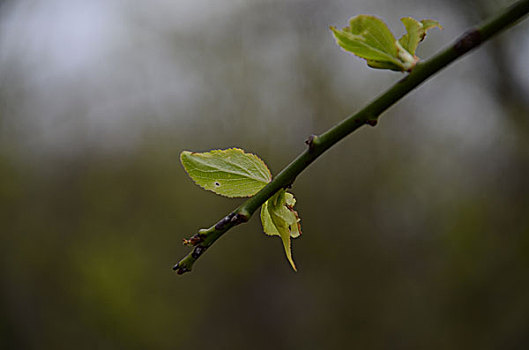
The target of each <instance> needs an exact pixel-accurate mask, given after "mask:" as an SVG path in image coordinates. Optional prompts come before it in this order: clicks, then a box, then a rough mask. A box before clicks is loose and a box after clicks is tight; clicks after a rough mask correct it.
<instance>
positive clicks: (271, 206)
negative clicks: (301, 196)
mask: <svg viewBox="0 0 529 350" xmlns="http://www.w3.org/2000/svg"><path fill="white" fill-rule="evenodd" d="M295 204H296V200H295V198H294V195H292V194H291V193H288V192H286V191H285V190H280V191H279V192H277V193H276V194H274V195H273V196H272V197H271V198H270V199H269V200H267V201H266V202H265V203H264V204H263V205H262V207H261V224H262V225H263V231H264V232H265V233H266V234H267V235H269V236H279V237H280V238H281V241H282V242H283V248H284V250H285V255H286V257H287V260H288V261H289V262H290V265H291V266H292V268H293V269H294V271H297V269H296V265H295V264H294V260H293V259H292V249H291V243H290V238H296V237H299V236H300V235H301V225H300V223H299V222H300V218H299V216H298V213H297V212H296V211H295V210H294V205H295Z"/></svg>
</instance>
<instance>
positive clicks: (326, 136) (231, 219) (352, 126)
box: [173, 0, 529, 274]
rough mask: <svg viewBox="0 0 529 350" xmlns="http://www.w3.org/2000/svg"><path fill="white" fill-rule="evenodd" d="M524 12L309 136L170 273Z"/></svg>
mask: <svg viewBox="0 0 529 350" xmlns="http://www.w3.org/2000/svg"><path fill="white" fill-rule="evenodd" d="M527 13H529V0H522V1H519V2H518V3H516V4H514V5H513V6H511V7H509V8H507V9H506V10H505V11H503V12H501V13H499V14H498V15H496V16H494V17H492V18H491V19H490V20H488V21H486V22H485V23H483V24H482V25H480V26H478V27H476V28H473V29H471V30H469V31H467V32H466V33H465V34H463V35H462V36H461V37H460V38H459V39H457V40H456V41H455V42H454V43H453V44H452V45H450V46H449V47H448V48H446V49H444V50H443V51H441V52H439V53H438V54H437V55H435V56H434V57H432V58H431V59H429V60H427V61H425V62H419V63H418V64H417V65H416V66H415V67H414V68H413V71H412V72H411V73H410V74H409V75H407V76H406V77H404V78H403V79H401V80H400V81H398V82H397V83H396V84H395V85H393V86H392V87H391V88H390V89H388V90H387V91H386V92H384V93H383V94H382V95H380V96H378V97H377V98H375V99H374V100H373V101H372V102H371V103H369V104H368V105H367V106H366V107H365V108H363V109H362V110H360V111H359V112H357V113H356V114H354V115H352V116H350V117H348V118H346V119H344V120H343V121H342V122H340V123H339V124H337V125H335V126H333V127H332V128H330V129H329V130H327V131H326V132H324V133H323V134H321V135H319V136H316V135H312V136H310V137H309V139H308V140H307V141H306V143H307V144H308V147H307V149H306V150H305V151H304V152H303V153H301V154H300V155H299V156H298V157H297V158H296V159H294V160H293V161H292V162H291V163H290V164H289V165H288V166H286V167H285V168H284V169H283V170H282V171H281V172H280V173H279V174H278V175H277V176H276V177H275V178H274V179H273V180H272V181H271V182H270V183H269V184H268V185H266V186H265V187H264V188H263V189H262V190H261V191H259V192H258V193H257V194H256V195H255V196H253V197H251V198H249V199H248V200H247V201H246V202H244V203H243V204H242V205H241V206H239V207H238V208H237V209H235V210H234V211H232V212H231V213H230V214H228V215H227V216H225V217H224V218H222V219H221V220H220V221H219V222H217V223H216V224H215V225H213V226H211V227H210V228H209V229H207V230H201V231H200V232H199V233H198V234H196V235H194V236H193V237H191V238H190V239H189V240H186V241H185V243H186V244H189V245H192V246H194V248H193V250H192V251H191V253H189V254H188V255H187V256H186V257H185V258H183V259H182V260H181V261H180V262H178V263H177V264H176V265H175V266H174V267H173V270H175V271H177V273H178V274H183V273H185V272H188V271H191V267H192V266H193V263H194V262H195V261H196V260H197V259H198V258H199V257H200V256H201V255H202V254H203V253H204V252H205V251H206V249H208V248H209V247H211V245H212V244H213V243H214V242H215V241H216V240H217V239H218V238H219V237H220V236H222V235H223V234H224V233H225V232H227V231H228V230H229V229H231V228H233V227H234V226H237V225H239V224H241V223H243V222H246V221H248V220H249V219H250V217H251V216H252V215H253V213H254V212H255V211H256V210H257V209H258V208H259V207H260V206H261V205H262V204H263V203H264V202H266V201H267V200H268V199H269V198H270V197H272V196H273V195H274V194H275V193H276V192H277V191H278V190H280V189H282V188H287V187H290V186H291V185H292V184H293V183H294V181H295V179H296V177H297V176H298V175H299V174H300V173H301V172H302V171H303V170H305V169H306V168H307V167H308V166H309V165H310V164H311V163H312V162H313V161H314V160H315V159H317V158H318V157H319V156H320V155H321V154H323V153H324V152H325V151H326V150H328V149H329V148H331V147H332V146H334V145H335V144H336V143H338V141H340V140H342V139H343V138H345V137H346V136H347V135H349V134H351V133H352V132H353V131H355V130H357V129H358V128H360V127H361V126H364V125H370V126H375V125H376V124H377V121H378V118H379V117H380V115H381V114H382V113H383V112H385V111H386V110H387V109H388V108H389V107H391V106H392V105H393V104H395V103H396V102H397V101H399V100H400V99H401V98H403V97H404V96H405V95H407V94H408V93H409V92H410V91H412V90H413V89H415V88H416V87H417V86H419V85H420V84H421V83H423V82H424V81H425V80H427V79H428V78H430V77H431V76H433V75H434V74H435V73H437V72H439V71H440V70H441V69H443V68H445V67H446V66H448V65H449V64H450V63H452V62H453V61H455V60H457V59H458V58H460V57H462V56H463V55H464V54H466V53H467V52H468V51H470V50H473V49H474V48H476V47H478V46H479V45H480V44H482V43H483V42H485V41H487V40H489V39H490V38H491V37H493V36H495V35H496V34H498V33H500V32H501V31H503V30H505V29H507V28H508V27H510V26H511V25H514V24H515V23H516V22H517V21H518V20H520V19H521V18H522V17H524V16H525V15H527Z"/></svg>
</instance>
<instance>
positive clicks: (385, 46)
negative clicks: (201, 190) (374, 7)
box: [331, 15, 441, 71]
mask: <svg viewBox="0 0 529 350" xmlns="http://www.w3.org/2000/svg"><path fill="white" fill-rule="evenodd" d="M401 21H402V23H404V26H405V27H406V31H407V33H406V34H405V35H403V36H402V37H401V38H400V39H399V40H398V41H397V40H395V37H394V36H393V34H391V31H390V30H389V29H388V27H387V26H386V24H385V23H384V22H383V21H382V20H381V19H379V18H377V17H374V16H368V15H359V16H356V17H353V18H351V19H350V20H349V27H345V28H343V29H342V30H338V29H336V28H334V27H331V30H332V31H333V34H334V37H335V38H336V42H337V43H338V45H340V46H341V47H342V48H343V49H344V50H346V51H349V52H352V53H353V54H355V55H356V56H358V57H361V58H364V59H365V60H366V61H367V65H368V66H369V67H371V68H378V69H391V70H394V71H411V69H412V68H413V67H414V66H415V64H416V63H417V61H418V60H419V59H418V58H417V57H416V56H415V50H416V49H417V46H418V45H419V43H420V42H421V41H422V40H423V39H424V37H425V36H426V32H427V31H428V30H429V29H432V28H435V27H439V28H441V26H440V25H439V22H437V21H434V20H431V19H425V20H422V21H417V20H415V19H413V18H411V17H405V18H402V19H401Z"/></svg>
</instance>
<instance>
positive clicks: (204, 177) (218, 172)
mask: <svg viewBox="0 0 529 350" xmlns="http://www.w3.org/2000/svg"><path fill="white" fill-rule="evenodd" d="M180 161H181V162H182V165H183V166H184V169H185V170H186V172H187V174H188V175H189V176H190V177H191V178H192V179H193V181H195V183H196V184H197V185H199V186H200V187H202V188H204V189H206V190H208V191H212V192H215V193H216V194H220V195H222V196H226V197H250V196H253V195H254V194H256V193H257V192H259V190H260V189H261V188H263V187H264V186H266V184H267V183H269V182H270V181H271V180H272V174H270V170H268V167H267V166H266V164H265V163H264V162H263V161H262V160H261V159H260V158H259V157H257V156H256V155H254V154H251V153H246V152H244V151H243V150H242V149H239V148H229V149H225V150H213V151H209V152H204V153H196V152H189V151H183V152H182V153H181V154H180Z"/></svg>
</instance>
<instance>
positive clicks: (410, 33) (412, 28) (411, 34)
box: [399, 17, 441, 55]
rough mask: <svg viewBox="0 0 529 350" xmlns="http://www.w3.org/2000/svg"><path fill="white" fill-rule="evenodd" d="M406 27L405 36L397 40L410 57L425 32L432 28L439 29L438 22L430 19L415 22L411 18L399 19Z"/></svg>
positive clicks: (424, 35)
mask: <svg viewBox="0 0 529 350" xmlns="http://www.w3.org/2000/svg"><path fill="white" fill-rule="evenodd" d="M400 20H401V21H402V23H403V24H404V27H406V32H407V33H406V34H404V35H403V36H402V37H401V38H400V39H399V44H400V45H401V46H402V47H403V48H404V49H405V50H406V51H408V52H409V53H410V54H411V55H415V50H417V46H419V43H420V42H421V41H423V40H424V38H425V37H426V32H427V31H428V30H430V29H432V28H435V27H438V28H441V25H440V24H439V22H437V21H434V20H431V19H423V20H422V21H420V22H419V21H417V20H416V19H413V18H411V17H404V18H401V19H400Z"/></svg>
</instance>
